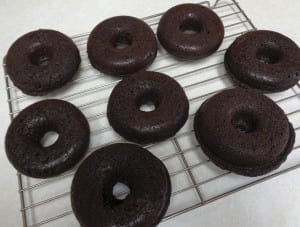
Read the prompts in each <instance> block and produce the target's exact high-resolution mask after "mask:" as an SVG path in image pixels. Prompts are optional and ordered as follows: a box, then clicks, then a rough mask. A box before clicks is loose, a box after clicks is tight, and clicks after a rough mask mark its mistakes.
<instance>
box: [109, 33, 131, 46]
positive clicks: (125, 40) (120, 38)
mask: <svg viewBox="0 0 300 227" xmlns="http://www.w3.org/2000/svg"><path fill="white" fill-rule="evenodd" d="M131 44H132V37H131V35H130V34H129V33H127V32H122V33H120V34H119V35H117V36H116V37H115V39H113V46H114V47H115V48H116V49H125V48H127V47H129V46H130V45H131Z"/></svg>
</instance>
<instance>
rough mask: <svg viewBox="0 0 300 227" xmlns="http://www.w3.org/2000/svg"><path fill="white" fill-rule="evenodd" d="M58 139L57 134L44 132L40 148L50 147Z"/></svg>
mask: <svg viewBox="0 0 300 227" xmlns="http://www.w3.org/2000/svg"><path fill="white" fill-rule="evenodd" d="M58 138H59V134H58V133H57V132H55V131H48V132H46V133H45V134H44V135H43V137H42V138H41V140H40V144H41V145H42V147H50V146H52V145H53V144H55V143H56V141H57V140H58Z"/></svg>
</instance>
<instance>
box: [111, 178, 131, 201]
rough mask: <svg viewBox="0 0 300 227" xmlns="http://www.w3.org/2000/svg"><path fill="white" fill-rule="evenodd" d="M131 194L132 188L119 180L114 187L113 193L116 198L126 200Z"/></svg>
mask: <svg viewBox="0 0 300 227" xmlns="http://www.w3.org/2000/svg"><path fill="white" fill-rule="evenodd" d="M129 194H130V188H129V187H128V186H127V185H126V184H123V183H121V182H117V183H116V184H115V185H114V186H113V189H112V195H113V196H114V198H115V199H116V200H125V199H126V197H127V196H128V195H129Z"/></svg>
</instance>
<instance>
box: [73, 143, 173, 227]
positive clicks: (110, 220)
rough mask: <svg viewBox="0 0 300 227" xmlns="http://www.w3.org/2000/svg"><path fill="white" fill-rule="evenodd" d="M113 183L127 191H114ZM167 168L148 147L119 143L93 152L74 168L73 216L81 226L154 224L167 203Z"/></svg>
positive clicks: (168, 190)
mask: <svg viewBox="0 0 300 227" xmlns="http://www.w3.org/2000/svg"><path fill="white" fill-rule="evenodd" d="M116 183H123V184H126V185H127V186H128V187H129V189H130V193H129V195H127V197H126V198H125V199H123V200H120V199H117V198H115V197H114V195H113V187H114V185H115V184H116ZM170 193H171V185H170V178H169V174H168V171H167V169H166V168H165V166H164V165H163V163H162V162H161V161H160V160H159V159H158V158H156V157H155V156H154V155H152V154H151V153H150V152H149V151H147V150H145V149H143V148H141V147H139V146H137V145H134V144H126V143H119V144H113V145H110V146H107V147H103V148H101V149H99V150H97V151H95V152H93V153H92V154H91V155H90V156H89V157H88V158H87V159H86V160H85V161H84V162H83V163H82V164H81V165H80V167H79V169H78V170H77V172H76V174H75V176H74V179H73V183H72V188H71V202H72V208H73V211H74V214H75V216H76V217H77V219H78V221H79V222H80V224H81V226H83V227H95V226H97V227H105V226H143V227H144V226H145V227H151V226H155V225H156V224H158V223H159V222H160V220H161V219H162V217H163V216H164V214H165V212H166V210H167V208H168V206H169V203H170Z"/></svg>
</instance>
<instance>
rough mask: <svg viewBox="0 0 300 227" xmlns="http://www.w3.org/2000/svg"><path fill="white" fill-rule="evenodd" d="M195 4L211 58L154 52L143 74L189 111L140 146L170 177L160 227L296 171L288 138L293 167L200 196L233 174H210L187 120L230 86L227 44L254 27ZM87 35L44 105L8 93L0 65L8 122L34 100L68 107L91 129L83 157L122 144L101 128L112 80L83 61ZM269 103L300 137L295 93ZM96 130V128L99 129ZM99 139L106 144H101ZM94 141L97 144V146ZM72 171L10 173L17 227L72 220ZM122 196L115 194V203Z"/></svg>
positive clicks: (237, 12)
mask: <svg viewBox="0 0 300 227" xmlns="http://www.w3.org/2000/svg"><path fill="white" fill-rule="evenodd" d="M199 4H202V5H205V6H207V7H210V8H212V9H213V10H214V11H215V12H216V13H217V14H218V15H219V17H220V18H221V20H222V21H223V23H224V27H225V37H224V41H223V44H222V45H221V47H220V48H219V50H217V51H216V52H215V53H214V54H213V55H211V56H210V57H208V58H206V59H204V60H200V61H195V62H194V63H193V62H190V61H178V60H176V59H174V58H173V57H172V56H170V55H169V54H168V53H167V52H166V51H164V50H163V49H162V48H160V49H159V52H158V56H157V58H156V59H155V62H154V64H153V66H151V67H150V68H149V70H153V71H160V72H164V73H166V74H168V75H170V76H172V77H173V78H174V79H176V80H177V81H178V82H179V83H181V85H182V87H183V88H184V90H185V91H186V93H187V96H188V99H189V102H190V107H191V112H190V114H189V117H188V121H187V123H186V125H185V126H184V127H183V128H182V129H181V130H180V132H178V133H177V134H176V135H175V136H174V137H173V138H170V139H169V140H166V141H163V142H161V143H157V144H147V145H144V147H145V148H147V149H148V150H150V151H151V152H152V153H153V154H154V155H156V156H158V158H160V159H161V160H162V161H163V162H164V164H165V165H166V167H167V169H168V171H169V174H170V177H171V182H172V194H171V204H170V207H169V210H168V212H167V214H166V216H165V217H164V219H163V221H166V220H169V219H170V218H174V217H176V216H178V215H180V214H183V213H186V212H189V211H191V210H193V209H195V208H197V207H200V206H205V205H206V204H208V203H211V202H213V201H215V200H217V199H221V198H223V197H225V196H227V195H230V194H233V193H235V192H238V191H241V190H243V189H246V188H248V187H251V186H253V185H256V184H259V183H261V182H263V181H266V180H268V179H271V178H273V177H276V176H279V175H281V174H283V173H286V172H289V171H292V170H295V169H297V168H299V167H300V156H299V155H298V156H297V153H299V148H300V140H299V139H298V137H296V143H295V147H294V149H293V152H292V153H291V155H290V156H293V157H294V156H295V157H294V159H296V160H292V161H289V160H288V161H287V162H286V163H284V164H283V165H282V167H280V169H278V170H276V171H274V172H272V173H270V174H268V175H265V176H262V177H259V178H258V179H257V178H255V179H253V178H243V181H242V182H237V183H239V184H238V185H235V184H234V185H231V183H232V182H230V181H228V184H229V185H227V187H224V189H221V190H220V192H211V191H209V190H208V188H209V187H207V186H209V185H210V184H214V185H215V184H217V183H218V182H219V181H222V182H223V181H224V182H227V181H226V179H227V177H230V176H234V174H233V173H231V172H228V171H223V170H222V171H221V170H220V169H219V168H217V167H215V166H213V164H212V163H211V162H210V160H209V159H208V158H207V157H204V156H203V154H202V151H201V147H200V146H199V144H198V143H197V142H195V141H194V130H193V128H192V126H191V125H192V124H191V122H192V121H193V118H194V115H195V108H194V107H196V109H197V107H199V106H200V104H201V103H202V102H203V101H205V100H206V99H207V98H209V97H211V96H212V95H214V94H216V93H218V92H220V91H222V90H224V89H228V88H232V87H234V86H235V85H234V84H233V83H232V82H231V79H230V77H229V76H228V73H227V72H226V70H225V68H224V66H223V63H224V62H223V55H224V52H225V51H226V50H227V47H228V46H229V44H230V43H231V42H232V41H233V40H234V38H236V37H238V36H239V35H242V34H244V33H245V32H248V31H251V30H255V29H256V27H255V26H254V24H253V23H252V22H251V20H250V19H249V17H248V16H247V15H246V13H245V11H244V10H243V9H242V8H241V7H240V6H239V5H238V3H237V2H236V1H235V0H217V1H216V2H215V4H213V5H211V4H210V2H209V1H205V2H201V3H199ZM161 15H162V13H159V14H155V15H152V16H148V17H144V18H142V19H143V20H144V21H145V22H146V23H148V24H149V25H150V26H151V27H152V29H153V30H154V31H155V30H156V27H157V24H158V22H159V19H160V17H161ZM88 35H89V33H84V34H79V35H76V36H73V37H72V39H73V40H74V42H75V43H76V44H77V46H78V48H79V49H80V54H81V57H82V64H81V67H80V69H79V72H78V74H77V75H76V76H75V77H74V79H73V80H72V81H71V82H70V83H68V85H67V86H66V87H67V88H68V89H64V90H63V91H59V92H56V93H55V94H50V95H49V96H46V97H44V98H36V97H30V96H27V95H25V94H23V93H22V92H21V91H20V90H19V89H18V88H16V87H15V86H14V85H13V84H12V82H11V81H10V79H9V77H8V75H7V72H6V70H5V59H4V62H3V67H4V78H5V83H6V91H7V101H8V105H9V115H10V118H11V120H13V118H14V117H15V116H16V115H17V114H18V113H19V112H20V111H22V109H24V108H25V107H26V106H28V105H30V104H31V103H34V102H36V101H38V100H41V99H45V98H59V99H64V100H67V101H70V102H73V103H74V104H75V105H76V106H77V107H78V108H79V109H80V110H81V111H82V112H83V113H84V114H85V115H86V117H87V119H88V121H89V123H90V126H91V128H92V130H91V143H92V144H91V146H90V148H89V150H88V152H87V153H88V154H87V155H89V154H90V153H91V152H92V151H94V150H96V149H98V148H100V147H103V146H105V145H109V144H112V143H116V142H124V141H125V140H124V139H123V138H122V137H120V136H119V135H116V134H115V133H114V131H113V129H112V127H111V126H110V125H109V124H108V123H107V118H106V109H104V108H105V107H104V108H100V106H105V105H106V103H107V101H108V94H109V93H110V91H111V89H112V88H113V87H114V86H115V85H116V84H117V83H118V82H119V81H120V79H117V78H115V77H114V78H112V77H110V76H108V75H105V74H103V73H101V72H98V71H96V70H95V69H93V68H92V66H91V64H90V62H89V61H88V58H87V55H86V41H87V38H88ZM187 66H188V67H187ZM91 82H92V83H91ZM82 85H84V87H83V86H82ZM295 87H298V88H300V85H299V84H297V86H295ZM69 90H70V91H69ZM270 98H272V99H273V100H274V101H275V102H276V103H277V104H278V105H279V106H281V107H282V108H283V109H284V111H285V113H286V115H287V116H288V118H289V119H290V121H291V122H292V123H293V124H294V127H295V128H294V129H295V132H296V134H300V124H299V123H300V121H299V120H298V121H297V120H295V119H299V118H300V94H299V92H296V90H295V88H292V89H289V90H288V91H286V92H283V93H280V94H270ZM192 107H193V108H192ZM105 121H106V123H105ZM100 122H104V123H103V124H102V123H101V124H100ZM107 134H108V135H109V138H112V139H110V140H107V139H105V138H107V137H105V135H107ZM102 137H103V138H104V139H101V138H102ZM99 141H100V142H99ZM164 146H166V148H165V147H164ZM191 155H193V156H192V157H193V158H192V159H191V158H190V156H191ZM78 165H79V164H78ZM78 165H77V166H75V167H74V168H73V169H71V170H69V171H67V172H65V173H63V174H61V175H59V176H57V177H53V178H49V179H44V180H43V179H33V178H30V177H27V176H24V175H22V174H20V173H17V179H18V185H19V190H18V192H19V196H20V202H21V208H20V211H21V215H22V221H23V226H24V227H38V226H42V225H45V224H47V226H55V225H56V221H60V222H63V223H64V225H68V224H69V223H70V222H72V220H73V219H72V215H73V212H72V210H71V205H70V199H69V196H70V178H72V177H73V175H74V173H75V171H76V169H77V167H78ZM200 175H201V176H200ZM199 176H200V177H199ZM58 186H59V187H58ZM47 189H49V190H48V191H47V192H48V193H45V190H47ZM122 193H123V192H121V193H120V194H121V195H122ZM183 195H184V196H183ZM181 196H183V197H184V201H185V202H186V201H187V202H186V204H184V205H181V203H179V202H178V201H182V200H180V197H181ZM54 205H55V207H56V208H54ZM57 207H58V208H57ZM42 210H44V212H42ZM45 211H47V212H45ZM73 221H74V220H73ZM72 223H73V222H72ZM78 226H79V224H78Z"/></svg>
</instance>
